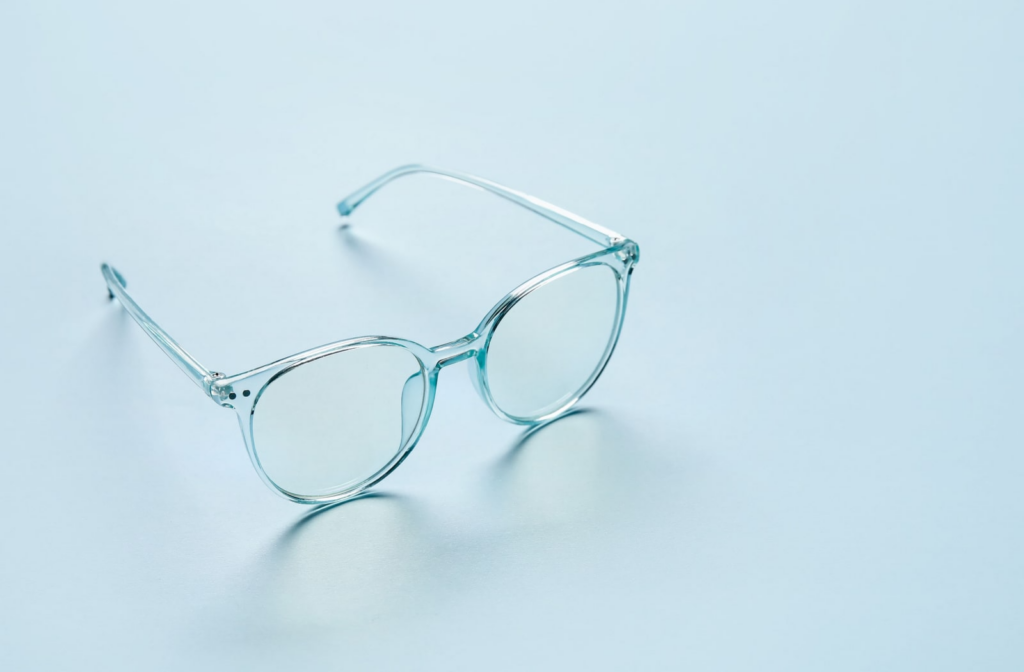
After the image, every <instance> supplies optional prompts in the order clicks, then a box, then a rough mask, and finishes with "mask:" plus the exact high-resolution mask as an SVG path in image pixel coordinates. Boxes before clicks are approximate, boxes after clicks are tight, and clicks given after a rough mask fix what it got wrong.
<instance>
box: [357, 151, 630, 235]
mask: <svg viewBox="0 0 1024 672" xmlns="http://www.w3.org/2000/svg"><path fill="white" fill-rule="evenodd" d="M413 173H430V174H432V175H440V176H441V177H446V178H448V179H450V180H454V181H456V182H461V183H463V184H468V185H471V186H474V187H479V188H480V189H483V190H484V191H489V192H491V193H492V194H496V195H498V196H501V197H502V198H504V199H506V200H508V201H512V202H513V203H515V204H516V205H519V206H522V207H524V208H526V209H527V210H532V211H533V212H535V213H537V214H538V215H540V216H541V217H544V218H546V219H549V220H551V221H552V222H554V223H556V224H561V225H562V226H564V227H565V228H567V229H569V230H570V231H573V232H575V233H578V234H579V235H581V236H583V237H584V238H587V239H588V240H592V241H593V242H595V243H597V244H598V245H602V246H605V247H611V246H612V245H615V244H617V243H619V242H621V241H622V240H625V236H622V235H619V234H618V233H615V232H614V231H611V230H610V229H606V228H604V227H603V226H600V225H599V224H595V223H593V222H591V221H590V220H588V219H584V218H583V217H580V216H579V215H576V214H573V213H571V212H569V211H568V210H563V209H562V208H560V207H558V206H557V205H552V204H550V203H548V202H546V201H542V200H541V199H539V198H536V197H534V196H530V195H528V194H524V193H522V192H520V191H515V190H514V189H509V188H508V187H503V186H501V185H500V184H497V183H495V182H491V181H489V180H484V179H481V178H479V177H473V176H472V175H466V174H464V173H456V172H452V171H448V170H440V169H438V168H429V167H427V166H419V165H410V166H401V167H399V168H395V169H394V170H392V171H390V172H387V173H384V174H383V175H381V176H380V177H378V178H377V179H376V180H374V181H373V182H370V183H369V184H368V185H366V186H365V187H363V188H362V189H359V190H358V191H356V192H354V193H353V194H351V195H350V196H349V197H348V198H346V199H345V200H344V201H342V202H341V203H338V212H340V213H341V215H342V216H343V217H345V216H347V215H350V214H351V213H352V211H353V210H355V209H356V208H358V207H359V205H360V204H361V203H362V202H363V201H365V200H366V199H367V198H369V197H370V196H372V195H373V194H374V193H376V191H377V190H378V189H380V188H381V187H383V186H384V185H385V184H387V183H388V182H391V181H392V180H395V179H398V178H399V177H404V176H406V175H412V174H413Z"/></svg>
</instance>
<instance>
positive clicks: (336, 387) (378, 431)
mask: <svg viewBox="0 0 1024 672" xmlns="http://www.w3.org/2000/svg"><path fill="white" fill-rule="evenodd" d="M425 397H426V383H425V377H424V375H423V372H422V368H421V365H420V362H419V360H418V359H417V358H416V357H415V356H414V355H413V354H412V353H410V352H408V351H407V350H405V349H404V348H400V347H397V346H389V345H370V346H357V347H355V348H352V349H350V350H345V351H342V352H339V353H335V354H332V355H328V356H326V357H322V358H320V359H317V360H314V361H312V362H308V363H306V364H302V365H300V366H297V367H294V368H292V369H289V370H287V371H285V372H284V373H283V374H281V375H279V376H278V377H276V378H274V379H273V380H272V381H271V382H270V383H269V384H268V385H267V387H265V388H264V390H263V392H262V393H261V394H260V396H259V398H258V399H257V401H256V407H255V412H254V415H253V443H254V445H255V450H256V457H257V458H259V461H260V465H261V466H262V467H263V470H264V472H265V473H266V474H267V476H268V477H269V478H270V480H272V481H273V482H274V483H275V484H277V486H278V487H279V488H281V489H282V490H286V491H288V492H290V493H292V494H294V495H299V496H304V497H315V496H324V495H331V494H336V493H340V492H343V491H345V490H347V489H349V488H353V487H355V486H358V485H360V484H361V483H363V482H364V481H366V480H367V479H369V478H371V477H372V476H374V475H376V474H377V472H379V471H380V470H381V469H383V468H384V467H386V466H387V465H388V464H389V463H390V462H391V460H392V459H393V458H394V457H395V456H397V455H398V453H399V451H400V450H401V448H402V446H403V445H404V444H405V443H407V442H408V440H409V439H410V438H411V437H412V435H413V428H414V427H415V424H416V421H417V419H418V418H419V415H420V411H421V409H422V407H423V402H424V399H425Z"/></svg>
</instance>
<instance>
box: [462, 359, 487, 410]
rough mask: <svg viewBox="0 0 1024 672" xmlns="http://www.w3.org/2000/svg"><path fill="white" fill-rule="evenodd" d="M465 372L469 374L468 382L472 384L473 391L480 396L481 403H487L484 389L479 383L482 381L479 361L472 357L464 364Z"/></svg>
mask: <svg viewBox="0 0 1024 672" xmlns="http://www.w3.org/2000/svg"><path fill="white" fill-rule="evenodd" d="M466 371H467V372H468V373H469V382H471V383H473V389H474V390H476V393H477V394H478V395H480V399H481V401H487V397H485V396H484V388H483V384H482V383H481V381H482V380H483V371H482V370H481V369H480V360H478V359H477V358H476V357H473V358H472V359H470V360H469V361H467V362H466Z"/></svg>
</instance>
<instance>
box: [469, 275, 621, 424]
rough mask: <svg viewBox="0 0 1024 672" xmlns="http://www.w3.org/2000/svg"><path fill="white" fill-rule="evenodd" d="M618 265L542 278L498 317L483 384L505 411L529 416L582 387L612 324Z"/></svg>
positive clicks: (607, 342) (547, 410)
mask: <svg viewBox="0 0 1024 672" xmlns="http://www.w3.org/2000/svg"><path fill="white" fill-rule="evenodd" d="M618 300H619V292H618V282H617V279H616V276H615V272H614V271H612V269H610V268H609V267H607V266H604V265H601V264H598V265H593V266H585V267H583V268H580V269H576V270H574V271H571V272H569V273H567V274H565V275H562V276H559V277H557V278H556V279H554V280H552V281H550V282H548V283H547V284H545V285H542V286H541V287H540V288H538V289H536V290H534V291H533V292H531V293H529V294H528V295H526V296H525V297H524V298H523V299H522V300H520V301H519V302H518V303H517V304H515V305H514V306H513V307H512V309H511V310H510V311H509V312H508V313H507V314H506V315H505V316H504V317H503V318H502V319H501V322H499V323H498V326H497V327H496V328H495V331H494V334H493V336H492V337H491V342H490V345H489V346H488V350H487V384H488V387H489V388H490V391H491V397H492V398H493V399H494V403H495V404H497V406H498V407H499V408H500V409H501V410H502V411H504V412H505V413H507V414H508V415H511V416H514V417H517V418H522V419H533V418H538V417H541V416H544V415H546V414H548V413H552V412H554V411H557V410H558V409H559V408H561V407H562V406H564V405H565V404H567V403H569V402H570V401H571V400H572V399H573V398H575V397H576V396H577V395H578V394H580V393H581V392H583V391H585V389H584V388H585V387H586V386H587V384H588V383H590V382H591V377H592V376H593V375H594V374H595V373H596V372H597V370H598V368H599V367H600V366H601V363H602V362H603V360H604V356H605V353H606V351H607V349H608V347H609V345H610V343H611V339H612V338H613V336H614V333H615V328H616V318H617V313H618Z"/></svg>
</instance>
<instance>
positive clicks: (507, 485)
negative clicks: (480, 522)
mask: <svg viewBox="0 0 1024 672" xmlns="http://www.w3.org/2000/svg"><path fill="white" fill-rule="evenodd" d="M628 433H629V432H628V430H627V429H626V428H624V427H623V426H621V425H620V424H619V423H617V422H616V421H615V419H614V418H613V417H612V416H610V415H609V414H607V413H605V412H603V411H600V410H597V409H592V408H583V409H578V410H574V411H572V412H571V413H567V414H566V415H563V416H561V417H559V418H557V419H555V420H552V421H551V422H548V423H545V424H543V425H539V426H537V427H532V428H530V429H528V430H527V431H525V432H523V434H522V435H520V436H519V438H518V439H517V440H516V441H515V443H513V444H512V445H511V446H510V447H509V448H508V450H507V451H506V452H505V454H504V455H502V456H501V457H500V458H499V459H498V460H497V461H496V462H495V463H494V464H493V466H492V468H491V472H490V475H491V480H490V482H491V486H492V487H491V488H490V491H489V499H490V500H491V502H492V504H493V505H494V509H495V511H496V513H497V514H498V515H499V516H500V517H502V518H503V520H504V521H505V522H506V524H508V525H511V526H513V527H518V528H523V527H525V528H548V527H552V528H560V527H563V526H565V525H578V524H580V523H583V522H587V521H597V520H604V521H607V520H609V515H610V514H612V513H621V512H622V510H623V509H624V506H623V504H622V502H621V501H616V500H618V499H619V498H618V497H612V495H613V493H620V492H621V491H622V490H624V489H629V488H631V487H633V486H634V485H636V484H637V480H638V478H637V471H636V469H635V464H633V462H632V460H631V459H630V458H631V453H630V452H629V451H627V450H626V445H627V444H628V443H631V441H630V440H629V438H628Z"/></svg>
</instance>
